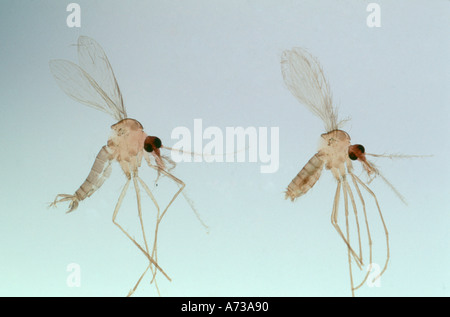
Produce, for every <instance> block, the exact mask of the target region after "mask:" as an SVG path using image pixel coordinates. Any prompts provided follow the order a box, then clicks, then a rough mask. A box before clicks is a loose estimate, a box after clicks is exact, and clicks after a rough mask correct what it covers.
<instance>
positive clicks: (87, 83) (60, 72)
mask: <svg viewBox="0 0 450 317" xmlns="http://www.w3.org/2000/svg"><path fill="white" fill-rule="evenodd" d="M49 65H50V71H51V72H52V74H53V77H55V79H56V82H57V83H58V85H59V87H60V88H61V89H62V90H63V91H64V92H65V93H66V94H67V95H68V96H69V97H71V98H73V99H74V100H76V101H78V102H81V103H83V104H85V105H87V106H89V107H92V108H95V109H97V110H100V111H103V112H106V113H108V114H110V115H111V116H113V117H114V118H116V119H117V120H118V121H119V120H121V119H120V118H119V117H117V114H116V113H115V112H114V111H112V110H111V108H110V107H109V106H108V103H109V102H110V101H109V97H108V96H107V94H106V93H105V92H104V91H103V90H102V88H100V86H99V85H98V84H97V82H96V81H95V80H94V79H93V78H92V77H91V76H90V75H89V74H88V73H86V72H85V71H84V70H83V69H81V67H79V66H78V65H76V64H74V63H72V62H69V61H66V60H61V59H56V60H51V61H50V63H49Z"/></svg>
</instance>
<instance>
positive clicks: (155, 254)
mask: <svg viewBox="0 0 450 317" xmlns="http://www.w3.org/2000/svg"><path fill="white" fill-rule="evenodd" d="M137 179H138V180H139V182H140V183H141V185H142V187H144V189H145V191H146V192H147V195H148V196H149V197H150V199H151V200H152V201H153V203H154V205H155V207H156V210H157V213H156V225H155V226H156V227H155V237H154V240H153V249H152V257H153V258H154V259H155V260H156V261H157V262H158V254H157V252H156V251H157V250H156V246H157V244H156V242H157V237H158V228H159V222H160V221H159V220H160V209H159V205H158V202H157V201H156V198H155V196H153V194H152V192H151V190H150V189H149V188H148V186H147V184H146V183H145V182H144V181H143V180H142V179H141V178H140V177H139V176H138V177H137ZM148 268H151V271H152V275H153V278H152V280H151V282H150V283H152V282H153V281H155V286H156V290H157V291H158V294H159V288H158V284H157V282H156V280H155V275H156V270H153V267H152V265H151V264H150V265H149V267H148ZM148 268H147V269H148Z"/></svg>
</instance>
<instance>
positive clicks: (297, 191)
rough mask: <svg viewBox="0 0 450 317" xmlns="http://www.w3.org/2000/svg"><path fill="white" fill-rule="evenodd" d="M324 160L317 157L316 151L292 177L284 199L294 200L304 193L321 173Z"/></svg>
mask: <svg viewBox="0 0 450 317" xmlns="http://www.w3.org/2000/svg"><path fill="white" fill-rule="evenodd" d="M323 165H324V162H323V161H322V159H321V158H320V157H319V155H318V153H317V154H315V155H314V156H313V157H312V158H311V159H310V160H309V161H308V163H306V165H305V166H304V167H303V168H302V170H301V171H300V172H299V173H298V174H297V176H295V177H294V179H293V180H292V181H291V183H290V184H289V186H288V188H287V190H286V196H285V197H284V198H285V199H288V198H290V199H291V201H294V200H295V199H296V198H298V197H300V196H301V195H304V194H306V192H307V191H308V190H310V189H311V187H313V186H314V184H315V183H316V182H317V180H318V179H319V177H320V174H321V173H322V169H323Z"/></svg>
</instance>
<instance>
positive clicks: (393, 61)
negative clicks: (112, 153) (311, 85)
mask: <svg viewBox="0 0 450 317" xmlns="http://www.w3.org/2000/svg"><path fill="white" fill-rule="evenodd" d="M369 2H370V1H351V0H348V1H344V0H341V1H334V0H333V1H312V0H311V1H256V0H255V1H230V0H227V1H181V0H180V1H146V2H143V1H126V2H123V1H77V3H79V4H80V5H81V19H82V20H81V28H68V27H67V25H66V17H67V15H68V14H69V13H68V12H66V6H67V4H68V3H69V1H67V2H64V1H5V0H3V1H1V4H0V34H1V36H0V39H1V46H0V50H1V51H0V52H1V53H0V56H1V59H0V70H1V72H0V87H1V90H0V93H1V98H0V103H1V106H0V147H1V163H2V164H1V178H2V180H1V182H0V193H1V194H0V217H1V218H0V295H2V296H25V295H33V296H103V295H105V296H124V295H126V294H127V293H128V290H129V289H130V288H131V287H133V286H134V283H135V282H136V281H137V279H138V277H139V275H140V274H141V272H142V271H143V270H144V269H145V267H146V260H145V258H144V257H143V255H142V254H141V253H140V252H139V251H138V250H137V249H136V248H135V247H134V246H133V245H132V244H131V243H130V242H129V241H128V240H127V239H126V238H125V236H124V235H123V234H122V233H121V232H120V231H119V230H118V228H116V227H115V226H114V225H113V224H112V222H111V216H112V213H113V210H114V206H115V204H116V201H117V197H118V195H119V193H120V190H121V188H122V186H123V184H124V182H125V177H124V176H123V173H122V172H121V170H120V168H119V166H118V164H117V163H114V166H113V174H112V176H111V177H110V179H108V181H107V182H106V183H105V184H104V186H103V187H102V188H101V189H100V190H98V191H97V192H96V193H95V195H93V196H92V197H91V198H90V199H88V200H86V201H83V202H82V203H81V204H80V206H79V208H78V210H76V211H75V212H74V213H72V214H69V215H66V214H65V211H66V208H67V205H65V204H63V205H60V206H59V207H58V208H57V209H47V203H48V202H50V201H52V200H53V199H54V196H55V195H56V194H58V193H70V194H72V193H74V192H75V190H76V189H77V188H78V187H79V186H80V185H81V183H82V182H83V181H84V179H85V178H86V176H87V175H88V173H89V170H90V168H91V166H92V164H93V162H94V159H95V156H96V154H97V152H98V151H99V150H100V148H101V147H102V146H103V145H104V144H106V141H107V139H108V136H109V133H110V129H109V126H110V125H111V124H113V123H115V122H114V120H113V119H112V118H110V117H109V116H108V115H106V114H104V113H101V112H99V111H96V110H94V109H92V108H88V107H86V106H84V105H81V104H78V103H76V102H75V101H73V100H72V99H70V98H69V97H67V96H66V95H65V94H64V93H63V92H62V91H61V90H60V89H59V87H58V86H57V84H56V82H55V81H54V79H53V77H52V75H51V73H50V71H49V67H48V61H49V60H50V59H54V58H63V59H68V60H71V61H76V58H77V56H76V49H75V47H74V46H71V44H74V43H76V41H77V38H78V36H79V35H88V36H90V37H92V38H94V39H96V40H97V41H98V42H99V43H100V44H101V46H102V47H103V48H104V49H105V51H106V53H107V55H108V57H109V60H110V62H111V64H112V66H113V69H114V71H115V75H116V77H117V80H118V82H119V85H120V88H121V91H122V93H123V96H124V100H125V104H126V107H127V110H128V115H129V116H130V117H132V118H136V119H138V120H139V121H140V122H141V123H142V124H143V126H144V128H145V130H146V132H147V133H149V134H151V135H157V136H159V137H160V138H161V139H162V140H163V142H164V143H165V144H166V145H170V144H173V143H174V141H172V140H171V139H170V134H171V131H172V129H173V128H175V127H177V126H186V127H188V128H190V129H192V128H193V120H194V119H195V118H201V119H203V126H204V127H207V126H217V127H219V128H221V129H225V127H227V126H243V127H248V126H254V127H260V126H264V127H271V126H277V127H279V128H280V168H279V170H278V172H277V173H274V174H260V173H259V166H260V164H259V163H210V164H207V163H179V164H178V166H177V167H176V169H175V171H174V174H175V175H176V176H178V177H179V178H181V179H182V180H184V181H185V182H186V184H187V193H188V194H189V197H190V198H191V199H192V200H193V201H194V202H195V205H196V208H197V210H198V211H199V212H200V214H201V215H202V217H203V220H204V221H205V222H207V223H208V225H209V226H210V233H209V234H206V232H205V230H204V229H203V228H202V226H201V225H200V224H199V222H198V221H197V219H196V218H195V216H194V213H193V212H192V211H191V210H190V207H189V205H188V204H187V203H186V201H185V200H184V199H182V198H180V199H177V200H176V202H175V203H174V204H173V206H172V208H171V209H170V210H169V212H168V214H167V215H166V217H165V218H164V220H163V222H162V224H161V227H160V232H159V261H158V262H159V264H160V265H161V266H162V267H163V268H164V269H165V271H166V272H167V273H168V274H169V275H170V276H171V277H172V279H173V281H172V282H171V283H169V282H167V281H166V280H164V279H163V278H162V277H159V279H158V285H159V288H160V290H161V293H162V295H164V296H348V295H350V290H349V276H348V263H347V251H346V247H345V245H344V243H343V242H342V241H341V240H340V238H339V236H338V234H337V233H336V231H335V230H334V228H333V227H332V225H331V224H330V214H331V207H332V202H333V197H334V192H335V189H336V183H335V181H334V180H333V179H332V177H331V175H330V173H328V172H324V173H323V176H322V178H321V179H320V180H319V182H318V183H317V185H316V186H315V187H314V189H313V190H311V191H310V192H309V193H308V195H306V196H304V197H302V198H300V199H299V200H297V201H296V202H295V203H291V202H290V201H286V200H284V197H283V196H284V194H283V191H284V190H285V188H286V186H287V185H288V184H289V182H290V181H291V179H292V178H293V177H294V176H295V175H296V174H297V173H298V171H299V170H300V169H301V168H302V167H303V165H304V164H305V163H306V162H307V161H308V160H309V159H310V157H311V156H312V155H313V154H314V153H316V150H317V144H318V138H319V136H320V134H321V133H323V128H322V122H321V121H320V119H318V118H317V117H315V116H313V115H312V114H311V113H310V112H308V110H307V109H306V108H305V107H303V106H302V105H300V104H299V103H298V102H297V100H296V99H295V98H294V97H293V96H292V95H291V94H290V92H289V91H288V90H287V89H286V87H285V86H284V83H283V79H282V76H281V72H280V57H281V54H282V52H283V50H285V49H290V48H292V47H295V46H301V47H305V48H307V49H308V50H309V51H310V52H311V53H312V54H313V55H315V56H316V57H317V58H318V59H319V60H320V62H321V64H322V66H323V68H324V70H325V72H326V75H327V77H328V79H329V81H330V85H331V89H332V91H333V93H334V95H333V96H334V101H335V103H336V105H338V106H339V109H340V115H341V118H345V117H347V116H350V117H351V119H352V120H351V121H350V122H348V123H347V124H346V126H345V128H344V130H346V131H347V132H348V133H349V134H350V135H351V136H352V141H353V142H354V143H361V144H363V145H364V146H365V147H366V150H367V152H371V153H404V154H433V155H434V156H433V157H432V158H416V159H401V160H400V159H399V160H390V159H377V160H376V164H377V165H378V166H379V167H380V168H381V170H382V172H383V174H384V175H385V176H386V177H387V178H388V179H389V180H390V181H391V182H392V183H393V184H394V185H395V186H396V187H397V189H398V190H399V191H400V192H401V193H402V194H403V195H404V196H405V197H406V199H407V201H408V206H406V205H404V204H403V203H402V202H401V201H400V200H399V199H397V197H396V196H395V194H394V193H393V192H392V191H391V190H390V189H389V188H388V187H387V186H386V185H385V184H384V183H383V182H382V181H380V180H378V179H377V180H375V181H373V182H372V183H371V185H370V186H371V188H372V189H373V190H374V191H375V193H377V197H378V199H379V202H380V205H381V207H382V209H383V212H384V217H385V221H386V223H387V225H388V228H389V233H390V242H391V261H390V264H389V267H388V270H387V271H386V273H385V274H384V275H383V277H382V280H381V287H367V286H364V287H362V288H361V290H360V291H358V292H357V293H356V294H357V295H359V296H448V295H450V269H449V268H450V253H449V243H450V234H449V232H450V231H449V226H450V216H449V206H450V204H449V202H450V199H449V189H450V185H449V176H450V175H449V167H448V166H449V164H448V157H449V155H450V150H449V145H448V144H449V142H448V135H449V132H450V128H449V123H450V122H449V113H450V111H449V101H450V93H449V82H450V81H449V79H450V78H449V74H450V67H449V63H448V56H450V49H449V48H450V47H449V42H448V34H449V31H450V28H449V20H448V17H449V15H450V6H449V2H448V1H438V0H434V1H410V0H409V1H377V3H378V4H380V6H381V28H369V27H367V25H366V17H367V16H368V14H369V13H368V12H366V7H367V4H368V3H369ZM223 131H224V130H223ZM141 175H142V177H143V178H144V179H145V180H146V181H147V183H148V184H149V186H150V187H151V188H152V189H154V191H155V194H156V195H160V196H161V199H162V200H163V199H164V197H163V196H164V194H167V193H169V192H173V189H174V187H173V186H172V184H170V182H167V181H165V180H161V181H160V182H159V183H158V187H156V186H155V185H154V179H155V174H154V173H152V172H151V171H149V170H148V168H147V169H146V168H143V169H142V172H141ZM358 175H359V169H358ZM363 179H364V178H363ZM130 189H132V186H130ZM134 198H135V196H134V193H133V191H132V190H130V191H129V195H128V196H127V197H126V199H125V202H124V205H123V208H122V209H121V211H120V217H119V218H120V219H119V222H121V223H124V224H128V225H129V228H130V232H134V235H135V236H136V237H137V238H139V231H137V230H135V231H133V230H134V229H133V228H134V227H133V226H135V225H136V223H137V212H136V206H135V201H134ZM145 198H146V199H145V201H146V202H144V206H147V207H148V208H147V207H146V209H145V211H144V213H145V214H146V215H147V219H148V221H149V227H148V228H150V229H151V228H152V225H151V223H150V221H151V218H150V216H149V215H151V214H152V213H154V209H151V205H150V204H149V203H147V202H148V197H145ZM367 204H368V211H369V213H371V214H372V215H374V217H373V219H374V220H373V227H374V231H373V234H372V238H373V241H374V246H377V247H378V248H379V249H377V250H374V252H375V251H376V252H375V253H374V256H375V255H377V256H378V258H377V260H375V262H378V263H380V265H382V263H383V260H384V255H385V254H384V252H385V251H384V249H383V247H384V234H383V232H382V231H380V230H379V228H380V227H379V223H377V222H376V217H375V216H376V209H374V206H373V200H371V199H370V198H367ZM341 214H343V213H342V212H341ZM377 226H378V230H377V229H376V228H377ZM150 229H148V233H149V236H151V235H152V232H151V230H150ZM374 248H375V247H374ZM72 262H74V263H77V264H79V265H80V267H81V286H80V287H68V286H67V284H66V278H67V276H68V274H69V273H68V272H67V271H66V267H67V265H68V264H70V263H72ZM148 282H149V276H147V277H146V278H145V279H144V280H143V282H142V285H141V286H140V288H139V289H138V291H137V292H136V295H142V296H154V295H156V291H155V289H154V287H153V285H148Z"/></svg>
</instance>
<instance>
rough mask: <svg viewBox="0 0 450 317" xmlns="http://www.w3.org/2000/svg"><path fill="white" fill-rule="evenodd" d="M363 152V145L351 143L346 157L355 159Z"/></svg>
mask: <svg viewBox="0 0 450 317" xmlns="http://www.w3.org/2000/svg"><path fill="white" fill-rule="evenodd" d="M364 152H365V149H364V146H362V145H361V144H355V145H351V146H350V147H349V148H348V157H349V158H350V159H351V160H352V161H355V160H357V159H358V157H359V156H360V155H361V154H363V153H364Z"/></svg>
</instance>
